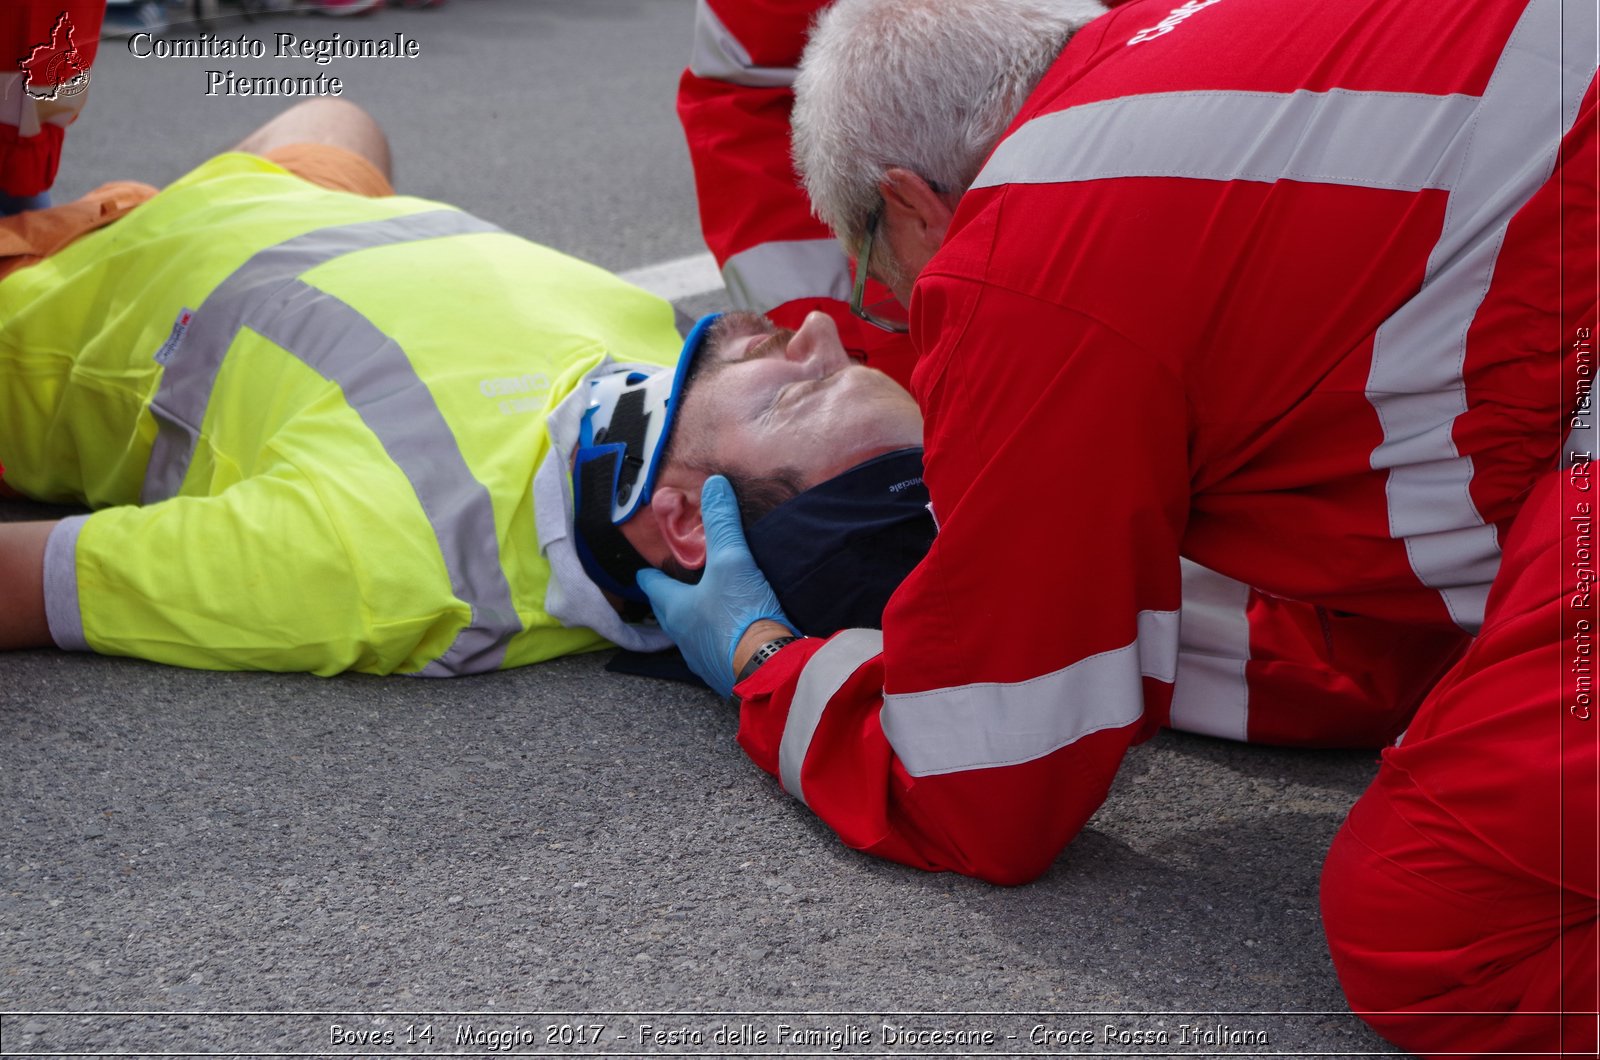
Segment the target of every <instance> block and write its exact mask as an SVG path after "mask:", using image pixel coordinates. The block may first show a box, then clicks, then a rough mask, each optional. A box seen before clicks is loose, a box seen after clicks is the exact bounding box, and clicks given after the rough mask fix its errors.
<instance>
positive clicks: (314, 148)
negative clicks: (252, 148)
mask: <svg viewBox="0 0 1600 1060" xmlns="http://www.w3.org/2000/svg"><path fill="white" fill-rule="evenodd" d="M262 157H263V158H265V159H266V160H267V161H269V162H276V163H277V164H278V165H280V166H282V167H283V168H284V169H287V170H288V171H289V172H291V173H293V174H294V175H295V176H297V177H299V178H300V179H301V180H309V181H310V182H311V183H313V184H316V185H318V186H319V187H324V188H327V189H328V190H329V191H348V192H349V193H351V194H352V195H365V196H366V197H367V198H369V199H381V198H383V197H384V196H385V195H393V194H394V185H392V184H390V183H389V178H388V177H385V176H384V175H383V174H382V173H380V172H379V171H378V167H377V166H375V165H373V164H372V163H371V162H368V161H367V160H366V159H365V158H362V157H361V156H360V155H358V154H356V153H355V152H354V151H346V150H345V149H344V148H342V147H334V146H333V145H332V144H286V145H284V146H283V147H274V148H273V149H272V150H270V151H268V152H267V153H266V154H265V155H263V156H262Z"/></svg>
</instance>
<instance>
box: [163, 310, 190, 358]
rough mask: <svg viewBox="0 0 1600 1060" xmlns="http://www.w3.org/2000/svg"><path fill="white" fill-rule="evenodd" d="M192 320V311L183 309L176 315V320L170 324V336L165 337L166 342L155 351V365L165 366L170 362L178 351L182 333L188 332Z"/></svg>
mask: <svg viewBox="0 0 1600 1060" xmlns="http://www.w3.org/2000/svg"><path fill="white" fill-rule="evenodd" d="M193 319H194V310H193V309H185V310H184V311H183V312H181V313H179V314H178V319H177V320H175V321H173V322H172V334H170V335H168V336H167V341H166V342H163V343H162V344H161V348H160V349H159V350H157V351H156V358H155V359H156V363H157V364H161V365H165V364H166V363H167V362H168V361H170V360H172V355H173V354H174V353H176V352H177V351H178V344H179V343H180V342H182V341H183V336H184V333H185V332H187V331H188V330H189V322H190V321H191V320H193Z"/></svg>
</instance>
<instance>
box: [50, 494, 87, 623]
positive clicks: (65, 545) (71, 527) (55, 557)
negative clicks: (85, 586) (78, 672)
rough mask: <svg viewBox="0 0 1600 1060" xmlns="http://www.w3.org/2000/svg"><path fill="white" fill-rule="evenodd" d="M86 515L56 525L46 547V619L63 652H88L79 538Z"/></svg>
mask: <svg viewBox="0 0 1600 1060" xmlns="http://www.w3.org/2000/svg"><path fill="white" fill-rule="evenodd" d="M88 518H89V517H88V516H87V515H69V516H67V518H65V519H63V520H61V521H60V522H59V523H57V524H56V525H55V529H53V530H51V531H50V536H49V538H48V539H46V541H45V545H44V618H45V622H46V623H47V624H48V625H49V627H50V639H51V640H53V641H55V642H56V647H58V648H61V649H63V650H64V651H89V650H90V649H89V640H88V638H87V637H85V636H84V635H83V610H82V608H81V607H80V605H79V603H78V535H79V534H80V533H82V531H83V524H84V521H85V520H87V519H88Z"/></svg>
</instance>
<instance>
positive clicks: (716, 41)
mask: <svg viewBox="0 0 1600 1060" xmlns="http://www.w3.org/2000/svg"><path fill="white" fill-rule="evenodd" d="M689 72H690V73H692V74H694V75H695V76H696V77H704V78H708V79H709V80H712V81H727V82H729V83H730V84H735V85H745V86H747V87H749V88H786V87H788V86H789V85H792V84H794V69H793V68H792V67H787V66H757V65H756V64H755V63H754V62H752V61H751V59H750V49H748V48H746V47H745V46H744V45H743V44H741V43H739V39H738V38H737V37H735V36H734V35H733V34H732V33H730V32H728V27H727V26H724V25H723V24H722V19H720V18H718V17H717V13H716V12H715V11H713V10H711V5H710V4H709V3H707V2H706V0H699V2H698V3H696V4H695V10H694V50H693V51H691V52H690V53H689Z"/></svg>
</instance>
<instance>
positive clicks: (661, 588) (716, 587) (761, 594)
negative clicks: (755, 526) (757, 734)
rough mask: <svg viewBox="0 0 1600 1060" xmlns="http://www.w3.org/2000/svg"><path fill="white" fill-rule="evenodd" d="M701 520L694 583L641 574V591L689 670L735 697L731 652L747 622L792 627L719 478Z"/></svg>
mask: <svg viewBox="0 0 1600 1060" xmlns="http://www.w3.org/2000/svg"><path fill="white" fill-rule="evenodd" d="M700 518H701V519H702V520H703V521H704V522H705V527H706V569H705V573H704V574H703V575H702V576H701V578H700V582H699V584H697V585H689V584H686V583H684V582H680V581H678V580H677V579H675V578H670V577H668V576H667V575H665V574H662V573H661V572H660V571H658V570H642V571H640V572H639V588H641V589H643V590H644V593H645V595H646V596H648V597H649V598H650V606H651V607H653V608H655V611H656V619H657V620H658V621H659V622H660V623H661V628H662V629H663V630H665V631H666V634H667V636H669V637H671V638H672V639H673V640H674V641H675V642H677V645H678V647H679V648H680V649H681V650H682V651H683V658H684V661H686V662H687V663H688V664H689V669H691V670H693V671H694V672H695V673H697V674H699V675H700V678H701V680H703V681H705V683H706V684H708V685H710V686H711V687H712V689H714V690H715V691H716V692H717V694H718V695H721V696H731V695H733V677H734V674H733V652H734V649H735V648H737V647H738V646H739V638H740V637H742V636H744V631H745V630H747V629H749V628H750V625H751V623H754V622H759V621H761V620H762V619H763V618H768V619H771V620H772V621H774V622H781V623H782V624H783V625H785V626H788V627H789V628H790V629H793V628H794V623H793V622H790V621H789V618H788V616H787V615H785V614H784V613H783V606H782V605H781V604H779V603H778V597H777V596H776V594H774V593H773V591H772V586H770V585H768V584H767V577H766V575H764V574H762V573H761V568H760V567H757V566H756V561H755V560H754V559H752V558H751V557H750V546H749V545H747V544H745V540H744V529H743V527H741V526H740V525H739V503H738V501H736V500H735V499H734V496H733V486H731V485H730V484H729V483H728V480H727V479H725V478H723V477H722V476H721V475H713V476H711V477H710V478H708V479H706V484H705V486H704V487H702V488H701V490H700Z"/></svg>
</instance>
